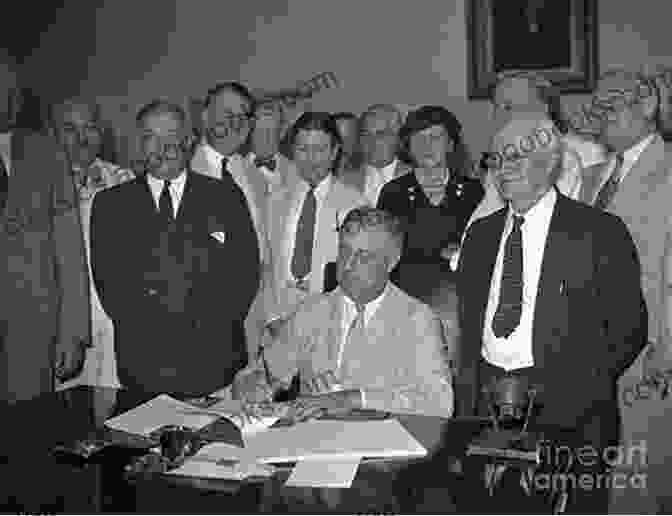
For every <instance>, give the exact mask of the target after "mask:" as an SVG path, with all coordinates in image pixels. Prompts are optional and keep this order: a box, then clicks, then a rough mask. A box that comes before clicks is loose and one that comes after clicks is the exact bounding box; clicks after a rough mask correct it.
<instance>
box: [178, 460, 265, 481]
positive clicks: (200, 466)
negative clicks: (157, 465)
mask: <svg viewBox="0 0 672 516" xmlns="http://www.w3.org/2000/svg"><path fill="white" fill-rule="evenodd" d="M273 472H274V469H273V468H272V467H271V466H267V465H264V464H255V463H253V462H245V463H236V464H218V463H216V462H209V461H204V460H199V459H198V458H191V459H188V460H187V461H185V462H184V464H182V465H181V466H180V467H179V468H176V469H174V470H172V471H169V472H168V474H170V475H180V476H186V477H196V478H220V479H228V480H244V479H246V478H249V477H268V476H271V475H272V474H273Z"/></svg>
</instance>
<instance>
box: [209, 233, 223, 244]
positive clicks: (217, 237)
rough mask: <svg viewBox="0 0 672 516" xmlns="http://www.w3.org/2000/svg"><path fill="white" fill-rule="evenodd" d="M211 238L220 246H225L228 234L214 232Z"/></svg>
mask: <svg viewBox="0 0 672 516" xmlns="http://www.w3.org/2000/svg"><path fill="white" fill-rule="evenodd" d="M210 236H211V237H212V238H214V239H215V240H217V242H219V243H220V244H223V243H224V241H225V240H226V233H224V231H214V232H213V233H210Z"/></svg>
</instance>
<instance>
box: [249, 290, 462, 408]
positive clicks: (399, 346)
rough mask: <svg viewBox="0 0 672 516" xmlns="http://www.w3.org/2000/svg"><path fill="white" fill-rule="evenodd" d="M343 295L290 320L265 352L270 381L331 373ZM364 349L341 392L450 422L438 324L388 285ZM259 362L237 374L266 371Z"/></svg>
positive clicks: (317, 301) (323, 298) (370, 404)
mask: <svg viewBox="0 0 672 516" xmlns="http://www.w3.org/2000/svg"><path fill="white" fill-rule="evenodd" d="M343 302H344V301H343V293H342V291H341V290H340V289H336V290H334V291H332V292H330V293H328V294H317V295H315V296H311V297H310V298H308V299H307V300H306V301H305V302H304V303H303V304H302V305H301V307H300V308H299V309H298V311H297V312H296V313H295V314H294V316H293V317H292V318H291V319H290V321H289V324H288V325H287V326H286V331H285V332H284V334H283V336H282V337H281V338H280V339H278V340H276V341H275V342H274V343H273V344H272V345H271V346H269V347H268V348H267V349H266V350H265V351H264V357H265V359H266V363H267V365H268V368H269V371H270V373H271V376H273V377H275V378H279V379H282V380H283V381H284V383H287V384H288V383H289V382H290V381H291V378H292V377H293V376H294V375H296V374H297V373H298V374H299V376H300V378H301V380H302V381H307V380H310V379H311V378H312V377H314V376H316V375H318V374H322V373H324V372H326V371H330V370H331V371H336V369H337V357H338V350H339V348H340V346H341V342H342V338H343V328H342V324H341V321H342V311H343ZM366 336H367V339H368V341H367V343H366V348H365V349H359V350H348V355H349V356H351V357H352V356H353V353H354V354H355V356H356V359H357V366H356V367H355V369H354V371H353V373H352V377H351V379H350V380H349V382H347V381H346V384H345V385H344V386H343V387H344V388H346V389H350V388H362V389H363V390H364V392H365V398H366V408H370V409H375V410H381V411H388V412H395V413H419V414H425V415H435V416H442V417H449V416H451V415H452V412H453V391H452V387H451V378H450V374H449V373H448V372H447V371H446V370H445V368H444V366H443V362H442V356H441V348H442V346H443V337H442V329H441V322H440V321H439V319H438V318H437V316H436V315H435V314H434V312H433V311H432V310H431V308H429V307H428V306H427V305H425V304H423V303H421V302H420V301H418V300H417V299H415V298H412V297H410V296H408V295H407V294H405V293H404V292H403V291H401V290H399V289H398V288H397V287H395V286H394V285H392V284H389V285H388V290H387V292H386V293H385V298H383V300H382V302H381V304H380V306H379V307H378V310H377V311H376V312H375V313H374V314H373V317H372V318H371V320H370V321H369V322H368V324H367V326H366ZM263 367H264V365H263V361H262V360H261V359H260V360H259V361H257V362H256V363H255V364H253V365H251V366H250V367H249V368H248V369H247V370H246V371H244V372H241V373H240V374H241V375H242V374H248V372H249V371H250V370H259V369H260V368H263Z"/></svg>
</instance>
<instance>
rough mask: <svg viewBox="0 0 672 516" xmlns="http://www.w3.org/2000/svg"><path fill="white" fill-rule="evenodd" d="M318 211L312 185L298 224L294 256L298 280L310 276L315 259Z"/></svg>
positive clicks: (293, 262) (293, 270)
mask: <svg viewBox="0 0 672 516" xmlns="http://www.w3.org/2000/svg"><path fill="white" fill-rule="evenodd" d="M316 211H317V199H316V198H315V187H314V186H311V187H310V190H308V192H307V193H306V198H305V200H304V201H303V208H301V215H300V216H299V222H298V224H297V226H296V239H295V240H294V256H293V257H292V274H293V275H294V277H295V278H296V279H297V280H301V279H303V278H305V277H306V276H308V273H309V272H310V266H311V263H312V261H313V238H314V236H315V235H314V234H315V212H316Z"/></svg>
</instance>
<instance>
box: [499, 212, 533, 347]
mask: <svg viewBox="0 0 672 516" xmlns="http://www.w3.org/2000/svg"><path fill="white" fill-rule="evenodd" d="M523 222H525V219H524V218H523V217H519V216H518V215H514V216H513V229H512V230H511V233H509V236H508V238H507V239H506V244H505V246H504V264H503V267H502V281H501V284H500V287H499V306H497V312H495V316H494V318H493V319H492V331H493V333H494V334H495V337H498V338H501V337H508V336H509V335H511V334H512V333H513V331H514V330H515V329H516V327H517V326H518V324H519V323H520V314H521V313H522V310H523V232H522V231H521V229H520V227H521V226H522V225H523Z"/></svg>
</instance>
